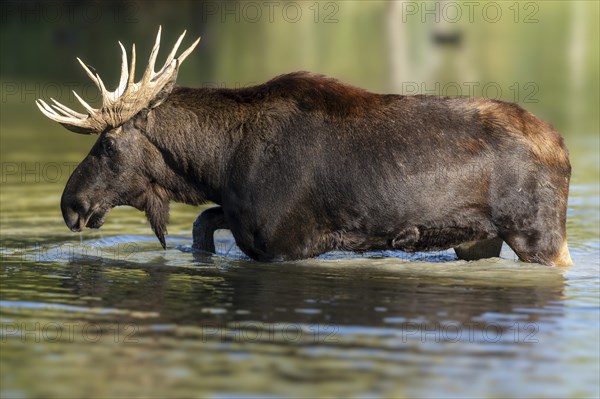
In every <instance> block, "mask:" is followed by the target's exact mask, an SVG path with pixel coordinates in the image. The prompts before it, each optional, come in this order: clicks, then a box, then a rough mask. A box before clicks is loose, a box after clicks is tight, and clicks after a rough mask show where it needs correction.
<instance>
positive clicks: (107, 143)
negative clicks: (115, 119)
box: [102, 139, 115, 157]
mask: <svg viewBox="0 0 600 399" xmlns="http://www.w3.org/2000/svg"><path fill="white" fill-rule="evenodd" d="M102 144H103V148H104V153H105V154H106V155H107V156H109V157H110V156H112V155H113V154H114V153H115V141H114V140H111V139H106V140H104V141H103V142H102Z"/></svg>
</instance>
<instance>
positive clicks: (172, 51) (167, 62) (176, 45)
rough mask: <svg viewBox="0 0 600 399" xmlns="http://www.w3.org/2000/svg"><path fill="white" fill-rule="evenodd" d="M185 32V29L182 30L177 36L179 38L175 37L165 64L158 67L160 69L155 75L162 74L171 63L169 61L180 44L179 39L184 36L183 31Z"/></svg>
mask: <svg viewBox="0 0 600 399" xmlns="http://www.w3.org/2000/svg"><path fill="white" fill-rule="evenodd" d="M186 32H187V31H185V30H184V31H183V33H182V34H181V36H179V39H177V42H175V46H173V50H171V52H170V53H169V55H168V56H167V60H166V61H165V65H163V67H162V68H161V69H160V71H159V72H157V73H156V74H157V75H160V74H162V73H163V72H164V71H165V70H166V69H167V68H168V67H169V66H170V65H171V62H172V61H173V59H174V58H175V54H176V53H177V49H179V45H180V44H181V41H182V40H183V38H184V37H185V33H186Z"/></svg>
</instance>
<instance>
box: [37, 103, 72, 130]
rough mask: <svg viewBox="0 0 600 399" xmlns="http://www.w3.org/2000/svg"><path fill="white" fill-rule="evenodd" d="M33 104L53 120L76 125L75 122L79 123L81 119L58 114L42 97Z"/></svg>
mask: <svg viewBox="0 0 600 399" xmlns="http://www.w3.org/2000/svg"><path fill="white" fill-rule="evenodd" d="M35 104H36V105H37V106H38V108H39V109H40V111H42V113H43V114H44V115H46V116H47V117H48V118H50V119H52V120H53V121H56V122H59V123H70V124H73V125H77V124H80V123H81V120H79V119H76V118H71V117H66V116H63V115H60V114H58V113H57V112H56V111H55V110H54V109H52V108H51V107H50V106H49V105H48V104H46V102H45V101H44V100H42V99H39V100H36V101H35ZM40 104H41V105H40Z"/></svg>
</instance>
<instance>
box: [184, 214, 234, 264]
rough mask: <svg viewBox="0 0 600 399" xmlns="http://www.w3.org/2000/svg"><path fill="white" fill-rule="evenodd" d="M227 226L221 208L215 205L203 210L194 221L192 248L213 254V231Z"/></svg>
mask: <svg viewBox="0 0 600 399" xmlns="http://www.w3.org/2000/svg"><path fill="white" fill-rule="evenodd" d="M228 228H229V227H228V226H227V222H226V221H225V214H224V213H223V208H221V207H220V206H217V207H214V208H209V209H207V210H205V211H204V212H202V213H201V214H200V215H199V216H198V218H197V219H196V221H195V222H194V227H193V230H192V237H193V239H194V243H193V244H192V248H193V249H194V250H199V251H206V252H210V253H213V254H214V253H215V240H214V237H213V236H214V233H215V231H217V230H219V229H228Z"/></svg>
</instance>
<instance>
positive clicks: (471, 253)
mask: <svg viewBox="0 0 600 399" xmlns="http://www.w3.org/2000/svg"><path fill="white" fill-rule="evenodd" d="M501 249H502V239H501V238H499V237H496V238H490V239H488V240H481V241H470V242H465V243H464V244H460V245H459V246H457V247H454V252H455V253H456V256H458V258H459V259H463V260H477V259H484V258H497V257H499V256H500V250H501Z"/></svg>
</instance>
